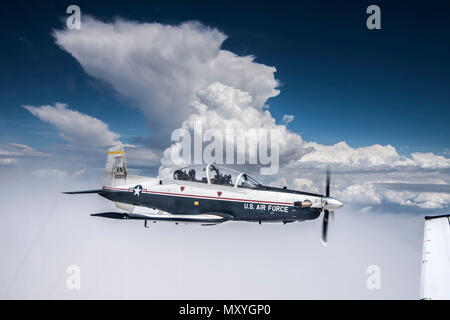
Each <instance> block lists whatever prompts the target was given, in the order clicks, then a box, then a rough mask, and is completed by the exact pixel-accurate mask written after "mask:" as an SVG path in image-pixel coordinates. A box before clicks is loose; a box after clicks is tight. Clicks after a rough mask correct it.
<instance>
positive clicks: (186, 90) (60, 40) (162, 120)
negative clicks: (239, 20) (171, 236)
mask: <svg viewBox="0 0 450 320" xmlns="http://www.w3.org/2000/svg"><path fill="white" fill-rule="evenodd" d="M53 36H54V37H55V41H56V43H57V44H58V45H59V46H60V47H61V48H62V49H63V50H65V51H67V52H69V53H70V54H71V55H72V56H73V57H74V58H75V59H76V60H77V61H78V62H79V63H80V64H81V66H82V67H83V68H84V70H85V71H86V72H87V73H88V74H89V75H91V76H92V77H94V78H97V79H101V80H104V81H106V82H108V83H110V84H111V85H112V86H113V87H114V89H115V90H117V92H118V93H120V94H121V95H122V96H123V97H126V98H128V99H129V100H131V101H132V102H133V103H134V105H136V106H137V107H138V108H139V109H140V110H141V111H142V113H143V114H144V115H145V116H146V119H147V121H148V123H149V125H150V127H151V129H152V130H154V132H157V133H158V135H159V136H161V135H164V137H165V138H167V137H168V136H169V135H168V133H169V132H170V131H171V130H173V129H175V128H177V127H178V126H179V125H180V123H181V122H182V121H183V120H185V119H186V118H187V117H188V116H189V114H190V113H191V111H192V110H191V109H190V108H189V105H190V102H191V101H192V100H193V99H195V95H196V92H197V91H198V90H200V89H202V88H205V87H207V86H208V85H210V84H211V83H212V82H214V81H219V82H221V83H223V84H225V85H229V86H233V87H236V88H240V89H242V90H244V91H246V92H248V93H249V94H250V95H251V96H252V98H253V103H254V106H255V107H257V108H258V109H261V108H263V106H264V104H265V102H266V101H267V99H268V98H270V97H274V96H276V95H278V94H279V91H278V90H277V89H276V87H277V85H278V81H277V80H275V78H274V73H275V71H276V69H275V68H274V67H269V66H266V65H263V64H259V63H256V62H254V57H253V56H238V55H236V54H234V53H232V52H230V51H227V50H223V49H221V45H222V43H223V42H224V41H225V39H226V38H227V37H226V35H225V34H223V33H222V32H220V31H218V30H217V29H215V28H209V27H206V26H204V25H202V24H201V23H198V22H186V23H182V24H180V25H177V26H171V25H163V24H159V23H137V22H131V21H125V20H122V19H116V20H115V21H114V22H111V23H106V22H101V21H99V20H97V19H95V18H92V17H86V16H85V18H84V21H83V27H82V29H81V30H77V32H72V31H71V30H67V29H64V30H55V31H54V32H53ZM163 133H165V134H163Z"/></svg>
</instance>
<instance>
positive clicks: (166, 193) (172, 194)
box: [103, 187, 293, 206]
mask: <svg viewBox="0 0 450 320" xmlns="http://www.w3.org/2000/svg"><path fill="white" fill-rule="evenodd" d="M103 189H109V190H120V191H127V192H133V191H134V189H132V188H130V189H124V188H111V187H104V188H103ZM144 190H145V189H143V190H142V191H141V192H143V193H151V194H164V195H169V196H180V197H185V198H187V197H192V198H204V199H218V200H231V201H239V202H257V203H268V204H280V205H285V206H286V205H287V206H292V205H293V203H292V202H275V201H264V200H262V201H260V200H248V199H237V198H224V197H214V196H201V195H194V194H182V193H171V192H159V191H148V190H147V191H144Z"/></svg>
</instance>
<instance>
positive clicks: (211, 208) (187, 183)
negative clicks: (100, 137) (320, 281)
mask: <svg viewBox="0 0 450 320" xmlns="http://www.w3.org/2000/svg"><path fill="white" fill-rule="evenodd" d="M64 193H66V194H87V193H95V194H98V195H100V196H102V197H104V198H106V199H108V200H111V201H113V202H114V203H115V205H116V207H117V208H118V209H121V210H123V211H125V212H122V213H120V212H104V213H96V214H92V216H97V217H103V218H111V219H136V220H144V222H145V226H146V227H147V221H153V222H156V221H172V222H175V223H178V222H183V223H191V222H192V223H200V224H202V225H214V224H218V223H222V222H225V221H230V220H233V221H251V222H259V223H261V222H283V223H288V222H295V221H306V220H313V219H317V218H318V217H319V216H320V213H321V212H322V211H323V212H324V216H323V225H322V241H323V242H324V243H326V242H327V232H328V220H329V216H330V213H331V214H333V212H334V211H335V210H337V209H339V208H341V207H342V206H343V204H342V203H341V202H340V201H338V200H336V199H333V198H331V197H330V173H329V171H327V183H326V191H325V195H321V194H316V193H310V192H303V191H297V190H290V189H287V188H276V187H271V186H265V185H262V184H260V183H259V182H257V181H256V180H255V179H253V178H252V177H250V176H249V175H248V174H246V173H245V172H236V171H234V170H229V169H226V168H220V167H218V166H216V165H213V164H208V165H206V166H198V165H197V166H192V167H186V168H182V169H177V170H175V171H174V173H173V175H172V176H170V177H163V178H159V177H157V178H150V177H140V176H133V175H129V174H128V173H127V168H126V163H125V153H124V149H123V146H122V145H118V146H114V147H111V148H110V149H109V150H108V156H107V161H106V168H105V177H104V180H103V187H102V189H96V190H86V191H73V192H64ZM145 208H147V210H148V208H151V209H155V210H157V213H149V212H145V211H144V212H141V211H143V209H145Z"/></svg>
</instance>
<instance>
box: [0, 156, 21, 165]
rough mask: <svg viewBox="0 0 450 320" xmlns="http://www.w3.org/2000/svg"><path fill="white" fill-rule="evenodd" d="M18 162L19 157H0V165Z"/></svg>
mask: <svg viewBox="0 0 450 320" xmlns="http://www.w3.org/2000/svg"><path fill="white" fill-rule="evenodd" d="M15 162H17V159H14V158H0V165H4V166H5V165H10V164H13V163H15Z"/></svg>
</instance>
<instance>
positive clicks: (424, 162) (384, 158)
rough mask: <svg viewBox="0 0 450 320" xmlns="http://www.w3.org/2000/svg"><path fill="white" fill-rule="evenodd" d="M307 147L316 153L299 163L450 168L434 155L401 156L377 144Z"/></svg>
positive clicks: (388, 146)
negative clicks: (354, 146)
mask: <svg viewBox="0 0 450 320" xmlns="http://www.w3.org/2000/svg"><path fill="white" fill-rule="evenodd" d="M305 145H306V146H309V147H311V148H312V149H313V150H314V151H312V152H310V153H308V154H307V155H305V156H304V157H302V158H301V159H299V160H298V161H299V162H319V163H327V164H341V165H346V166H352V167H373V166H383V165H385V166H390V167H395V166H418V167H421V168H449V167H450V159H447V158H445V157H443V156H439V155H435V154H433V153H413V154H411V157H406V156H401V155H399V154H398V152H397V150H396V149H395V148H394V147H393V146H391V145H386V146H382V145H379V144H375V145H372V146H367V147H360V148H352V147H350V146H349V145H348V144H347V143H345V142H339V143H336V144H335V145H332V146H325V145H321V144H318V143H315V142H308V143H306V144H305Z"/></svg>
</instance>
